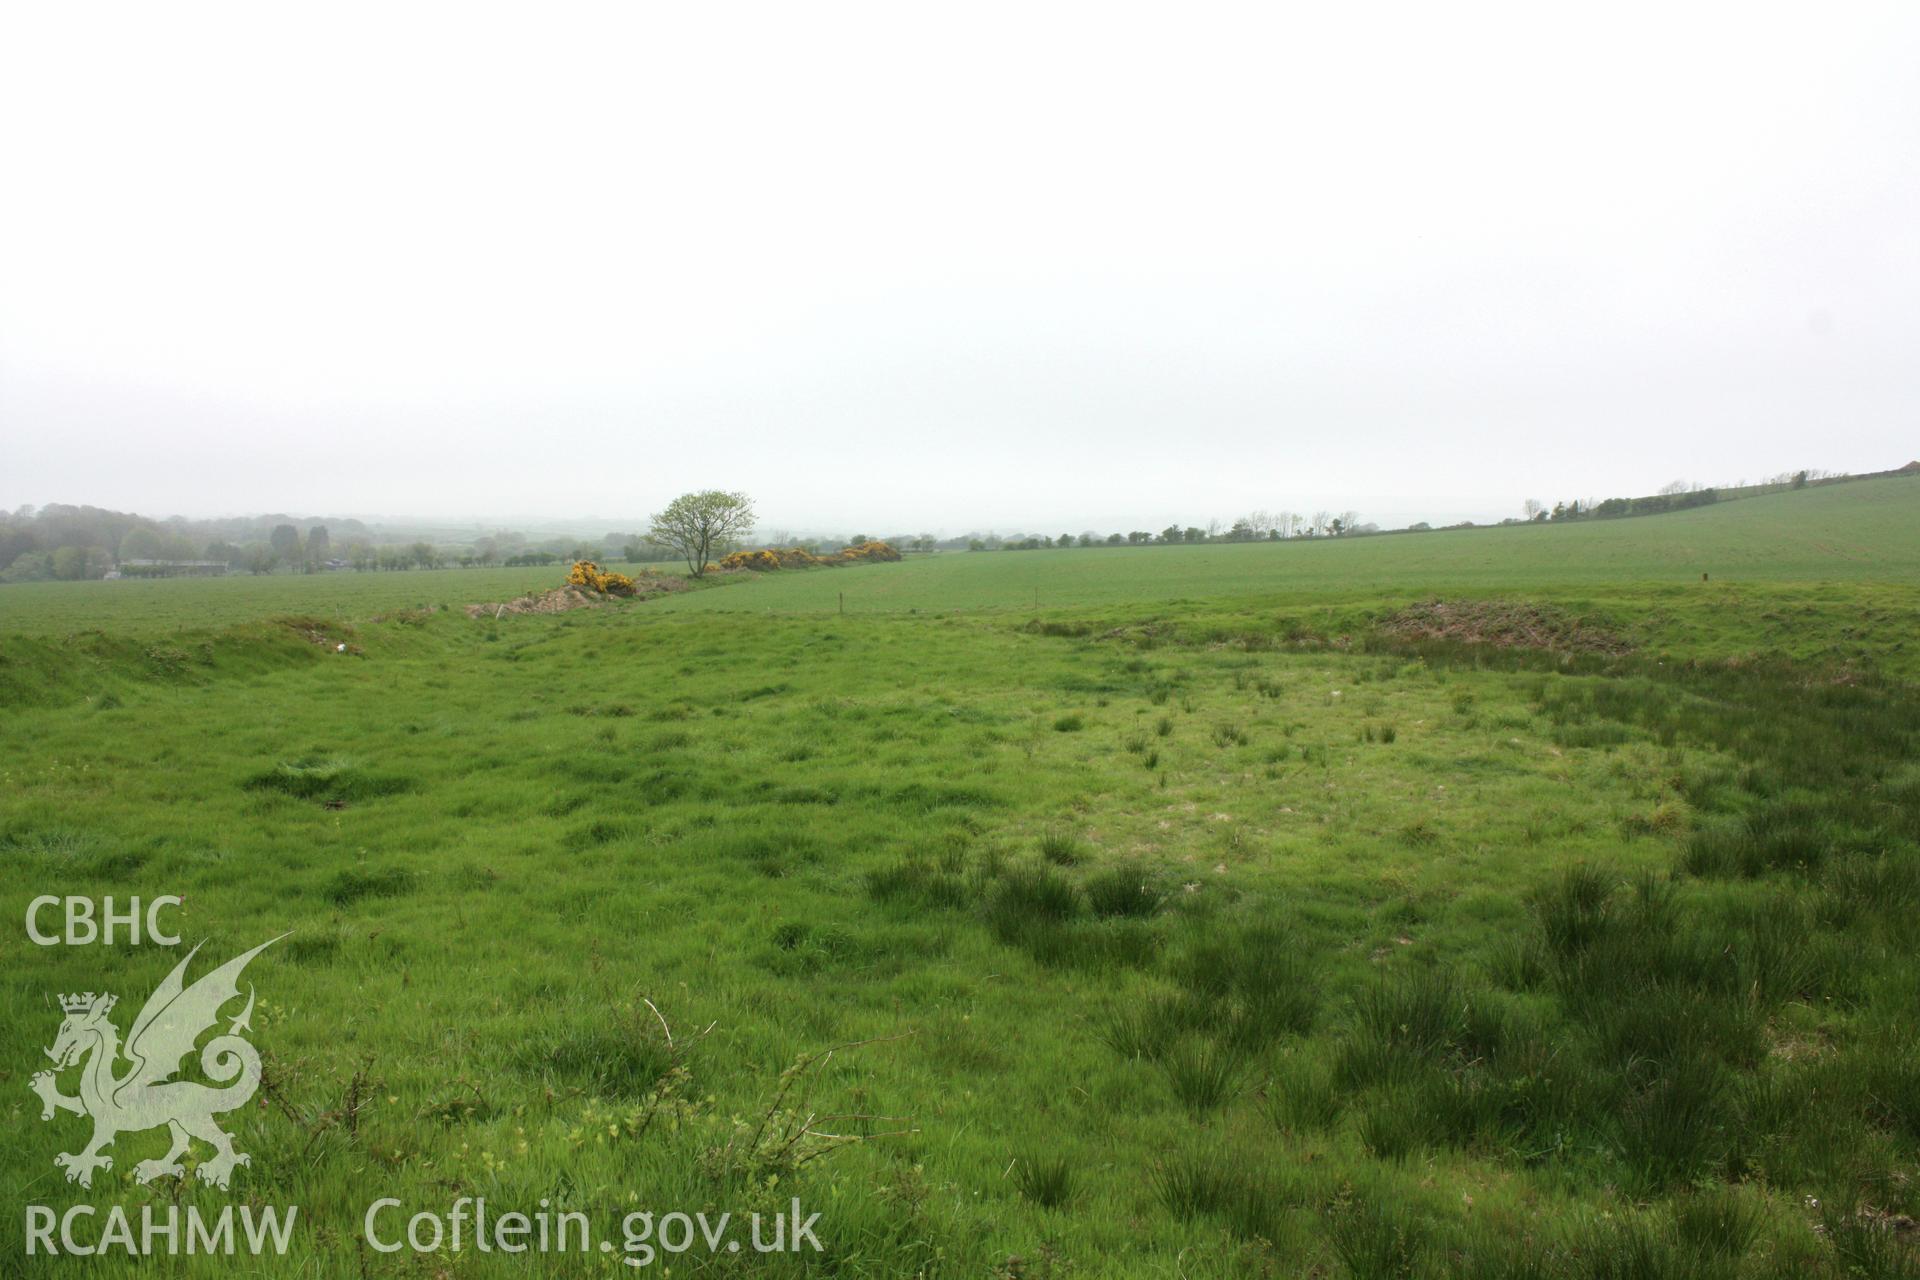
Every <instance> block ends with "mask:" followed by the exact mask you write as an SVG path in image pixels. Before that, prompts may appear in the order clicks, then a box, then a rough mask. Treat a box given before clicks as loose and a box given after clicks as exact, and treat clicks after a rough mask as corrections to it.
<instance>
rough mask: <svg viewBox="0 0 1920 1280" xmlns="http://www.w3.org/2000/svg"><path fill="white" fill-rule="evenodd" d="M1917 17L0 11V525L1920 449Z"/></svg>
mask: <svg viewBox="0 0 1920 1280" xmlns="http://www.w3.org/2000/svg"><path fill="white" fill-rule="evenodd" d="M1917 68H1920V6H1916V5H1913V4H1910V3H1887V4H1864V3H1841V4H1837V5H1827V6H1810V5H1805V4H1794V5H1767V4H1755V3H1751V2H1750V0H1743V2H1742V3H1735V4H1725V5H1708V4H1683V5H1674V4H1671V3H1660V4H1650V5H1623V4H1619V3H1611V4H1606V5H1598V4H1596V5H1590V6H1583V7H1579V8H1576V7H1574V6H1565V5H1541V4H1538V3H1526V4H1516V5H1512V6H1486V5H1431V4H1423V5H1419V6H1407V7H1405V8H1401V7H1390V6H1334V5H1320V4H1314V5H1305V4H1303V5H1297V6H1285V5H1275V4H1250V5H1244V6H1238V5H1235V6H1222V5H1202V4H1194V3H1180V4H1165V5H1160V6H1153V7H1132V6H1124V5H1116V4H1114V3H1112V2H1111V0H1103V2H1102V3H1097V4H1087V5H1072V6H1068V5H1048V4H1042V3H1032V2H1030V0H1029V2H1023V3H1017V4H1008V5H994V4H982V3H978V2H977V0H969V3H966V4H949V5H943V6H934V5H917V4H900V3H897V0H896V2H894V3H880V4H874V5H870V6H844V5H834V4H792V3H785V4H777V5H764V6H760V5H752V6H745V5H729V4H679V5H667V4H643V3H622V4H617V5H610V6H606V7H598V6H581V5H554V4H541V5H516V6H502V7H500V8H492V7H488V6H479V5H474V4H469V3H462V4H450V5H445V6H437V5H426V4H418V5H416V4H400V5H396V4H391V3H381V4H375V5H367V6H364V7H361V6H353V5H342V4H331V5H325V6H318V7H315V6H285V5H261V4H258V3H251V2H249V3H244V4H236V5H233V6H230V7H213V6H203V5H197V4H188V3H180V4H172V3H170V4H159V5H155V4H140V5H128V6H124V7H116V6H99V5H64V4H41V5H28V4H18V5H10V6H7V8H6V9H5V17H4V19H0V506H4V507H14V506H18V505H19V504H22V503H29V502H31V503H47V502H55V501H60V502H76V503H93V504H96V505H101V506H108V507H116V508H124V509H132V510H138V511H142V512H146V513H150V514H169V513H175V512H179V513H185V514H190V515H213V514H237V513H250V512H258V511H289V512H294V513H298V514H354V513H358V514H376V513H383V514H390V515H398V514H419V515H432V516H457V515H476V516H492V517H498V518H501V519H507V518H510V517H515V516H520V517H531V516H546V517H562V518H585V517H593V518H595V519H603V520H604V521H605V522H606V523H607V524H608V525H609V527H623V526H624V525H626V524H630V523H633V522H634V521H635V520H637V519H638V518H639V517H643V516H644V515H645V514H646V513H647V512H649V511H651V510H653V509H655V508H657V507H658V506H659V505H660V504H661V503H662V502H664V501H665V500H666V499H667V498H670V497H671V496H673V495H674V494H675V493H677V492H680V491H683V490H686V489H691V488H704V487H724V488H739V489H745V490H747V491H748V492H750V493H751V494H752V495H753V496H754V498H755V499H756V500H757V501H758V504H759V508H760V511H761V513H762V516H763V528H771V527H783V528H790V529H795V530H798V529H818V530H827V531H831V530H841V531H843V532H844V531H848V530H850V529H852V528H854V527H855V526H857V527H858V528H859V529H862V530H866V531H869V532H873V533H880V532H883V531H906V530H920V529H929V530H932V529H938V530H945V531H952V532H958V531H961V530H964V529H969V528H987V527H997V528H999V529H1001V530H1007V529H1013V528H1020V529H1033V528H1039V529H1043V530H1045V531H1048V532H1058V531H1060V530H1076V531H1077V530H1080V529H1083V528H1095V529H1101V530H1106V529H1128V528H1151V529H1158V528H1160V527H1161V526H1162V525H1164V524H1166V523H1167V522H1169V521H1173V520H1178V521H1180V522H1181V523H1205V521H1206V520H1207V519H1209V518H1213V517H1218V518H1221V519H1230V518H1232V517H1233V516H1235V515H1238V514H1241V513H1243V512H1245V511H1247V510H1249V509H1253V508H1267V509H1283V508H1290V509H1294V510H1306V511H1312V510H1315V509H1319V508H1328V509H1333V510H1340V509H1345V508H1354V509H1358V510H1359V511H1360V512H1361V513H1362V515H1363V516H1365V517H1366V518H1369V519H1374V520H1378V521H1381V522H1382V523H1388V524H1399V523H1404V522H1406V521H1409V520H1416V519H1432V520H1441V519H1453V518H1459V517H1472V518H1489V517H1491V518H1497V517H1499V516H1502V515H1506V514H1514V513H1517V512H1518V510H1519V507H1520V503H1521V501H1522V500H1523V499H1524V498H1527V497H1530V496H1533V497H1540V498H1544V499H1547V500H1549V501H1551V500H1553V499H1556V498H1565V497H1587V496H1607V495H1611V494H1638V493H1645V492H1650V491H1652V490H1654V489H1657V488H1658V487H1659V486H1660V485H1662V484H1664V483H1665V482H1667V481H1669V480H1672V479H1675V478H1679V477H1685V478H1689V479H1696V480H1700V481H1704V482H1721V481H1731V480H1736V479H1739V478H1741V477H1748V478H1758V477H1759V476H1762V475H1765V474H1770V473H1773V472H1778V471H1782V470H1786V469H1789V468H1795V467H1801V466H1814V467H1825V468H1830V469H1834V470H1851V471H1864V470H1878V469H1882V468H1885V467H1889V466H1898V465H1900V464H1902V463H1905V462H1907V461H1908V460H1909V459H1911V458H1913V457H1915V456H1916V455H1920V70H1917Z"/></svg>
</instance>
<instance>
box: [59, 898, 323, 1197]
mask: <svg viewBox="0 0 1920 1280" xmlns="http://www.w3.org/2000/svg"><path fill="white" fill-rule="evenodd" d="M285 936H286V935H285V934H282V935H281V937H285ZM279 940H280V939H279V938H270V939H268V940H267V941H266V942H263V943H261V944H260V945H259V946H257V947H255V948H254V949H253V950H251V951H249V952H247V953H246V954H245V955H241V956H236V957H235V958H233V959H232V960H229V961H227V962H226V963H225V964H223V965H221V966H220V967H219V968H218V969H215V970H214V971H213V972H212V973H209V974H207V975H206V976H204V977H202V978H200V979H199V980H197V981H196V982H195V983H194V984H193V985H192V986H190V987H189V986H186V985H185V983H184V981H183V978H184V975H185V974H186V971H187V963H188V961H191V960H192V959H193V957H194V955H195V953H196V952H198V951H199V950H200V948H199V946H197V945H196V946H195V947H194V948H193V950H192V951H189V952H188V953H187V956H186V959H184V960H182V961H181V962H180V963H179V964H177V965H175V966H174V969H173V972H172V973H170V974H168V975H167V977H166V981H164V982H162V983H161V984H160V985H159V987H158V988H156V989H155V990H154V993H153V994H152V995H151V996H149V997H148V998H147V1003H146V1004H145V1006H143V1007H142V1008H141V1010H140V1016H139V1017H137V1018H135V1019H134V1020H133V1029H132V1030H131V1031H129V1032H128V1033H127V1043H126V1046H125V1048H124V1049H123V1048H122V1047H121V1045H120V1032H119V1030H118V1028H116V1027H115V1026H114V1025H113V1023H112V1022H110V1021H108V1019H107V1014H108V1012H109V1011H111V1010H112V1008H113V1006H114V1004H115V1002H116V1001H117V1000H118V999H119V997H117V996H111V995H106V994H104V993H103V994H101V995H95V994H94V993H93V992H91V991H89V992H87V993H85V994H84V995H71V996H61V997H60V1007H61V1009H63V1010H64V1011H65V1012H66V1015H67V1016H66V1020H65V1021H64V1022H62V1023H61V1024H60V1034H59V1035H58V1036H57V1037H56V1038H55V1039H54V1042H53V1047H52V1048H51V1049H48V1050H47V1051H46V1053H47V1056H48V1057H49V1058H52V1059H53V1064H54V1066H53V1071H41V1072H39V1073H37V1074H36V1075H35V1076H34V1077H33V1080H32V1087H33V1091H34V1092H35V1093H37V1094H39V1095H40V1101H41V1102H42V1103H43V1104H45V1109H44V1110H42V1111H41V1113H40V1118H41V1119H42V1120H51V1119H53V1114H54V1112H56V1111H71V1112H72V1113H73V1114H75V1115H77V1116H91V1117H92V1118H93V1140H92V1141H91V1142H89V1143H87V1145H86V1146H85V1147H84V1148H83V1149H82V1150H80V1151H78V1152H75V1153H72V1154H67V1153H62V1154H60V1155H57V1156H55V1157H54V1158H53V1162H54V1163H55V1164H56V1165H58V1166H60V1168H62V1169H63V1170H65V1171H66V1175H67V1181H68V1182H77V1183H79V1184H80V1185H81V1186H83V1187H91V1186H92V1185H93V1172H94V1170H95V1169H111V1168H113V1157H112V1156H107V1155H102V1154H101V1149H102V1148H104V1147H108V1146H111V1145H113V1140H114V1138H115V1137H116V1136H117V1135H119V1134H122V1133H136V1132H139V1131H140V1130H142V1129H153V1128H157V1127H159V1126H160V1125H163V1124H164V1125H166V1126H168V1127H169V1128H170V1129H172V1131H173V1146H172V1148H171V1149H170V1150H169V1151H168V1152H167V1154H166V1155H164V1156H162V1157H161V1158H160V1159H158V1160H142V1161H141V1162H140V1163H139V1164H137V1165H135V1166H134V1169H133V1177H134V1180H135V1181H136V1182H152V1181H153V1180H154V1179H155V1178H164V1177H177V1176H179V1175H181V1174H183V1173H184V1172H185V1169H184V1168H183V1167H182V1166H181V1164H180V1157H181V1156H183V1155H185V1154H186V1152H187V1148H188V1146H189V1145H190V1143H191V1141H192V1139H194V1138H199V1139H200V1140H201V1141H202V1142H207V1143H210V1144H212V1146H213V1151H214V1154H213V1157H212V1158H211V1159H209V1160H208V1161H206V1163H204V1164H202V1165H201V1166H200V1167H199V1168H198V1169H196V1170H195V1172H196V1173H197V1174H199V1176H200V1180H201V1181H202V1182H205V1183H208V1184H209V1185H211V1186H216V1187H219V1188H221V1189H222V1190H225V1189H226V1186H227V1183H228V1182H229V1180H231V1178H232V1177H233V1170H234V1166H236V1165H243V1164H247V1163H249V1159H248V1157H247V1156H246V1155H245V1154H244V1153H242V1152H239V1151H235V1150H234V1149H233V1139H232V1138H229V1137H228V1136H227V1135H226V1134H225V1133H224V1132H222V1131H221V1129H220V1127H219V1126H218V1125H216V1124H214V1122H213V1118H214V1117H215V1116H216V1115H219V1114H221V1113H222V1112H227V1111H232V1110H234V1109H236V1108H238V1107H242V1106H245V1105H246V1103H247V1101H248V1099H250V1098H252V1097H253V1094H254V1090H256V1089H258V1088H259V1087H260V1055H259V1054H258V1053H256V1052H255V1051H254V1048H253V1046H252V1045H250V1044H248V1043H247V1042H246V1041H245V1040H242V1039H241V1038H240V1032H242V1031H251V1030H252V1029H253V1024H252V1018H253V988H252V987H251V986H249V987H248V988H247V1007H246V1008H244V1009H242V1010H241V1011H240V1013H239V1016H237V1017H235V1018H234V1019H233V1021H232V1023H231V1024H230V1025H229V1026H228V1027H227V1031H226V1034H225V1035H219V1036H215V1037H214V1038H213V1039H212V1040H209V1041H208V1042H207V1046H206V1048H204V1049H202V1050H201V1051H200V1067H201V1069H202V1070H203V1071H205V1072H206V1074H207V1077H208V1078H209V1079H212V1080H225V1081H228V1082H229V1083H227V1084H226V1085H224V1086H222V1087H219V1088H215V1087H212V1086H209V1085H204V1084H199V1083H196V1082H194V1081H190V1080H174V1079H173V1078H172V1077H173V1076H174V1075H175V1074H177V1073H178V1072H179V1070H180V1063H181V1059H183V1058H185V1057H186V1056H187V1055H188V1054H190V1053H192V1052H193V1046H194V1042H195V1041H196V1040H198V1039H199V1038H200V1035H201V1033H202V1032H204V1031H206V1030H207V1029H208V1028H209V1027H212V1026H213V1025H214V1024H215V1023H216V1022H218V1021H219V1018H220V1010H221V1008H222V1007H223V1006H224V1005H225V1004H226V1003H227V1002H228V1001H230V1000H234V999H237V998H238V997H239V995H240V987H239V979H240V971H241V970H242V969H245V968H246V967H247V962H248V961H249V960H251V959H253V958H254V957H255V956H257V955H259V954H260V953H261V952H262V951H265V950H266V949H267V948H268V947H270V946H272V945H273V944H274V943H276V942H278V941H279ZM89 1053H91V1055H92V1056H91V1057H88V1056H87V1055H88V1054H89ZM123 1055H124V1056H125V1058H126V1059H127V1061H128V1062H129V1063H131V1064H132V1065H131V1066H130V1067H129V1068H128V1069H127V1071H126V1073H125V1074H124V1075H116V1074H115V1067H116V1066H117V1065H118V1063H119V1061H120V1059H121V1057H122V1056H123ZM82 1058H85V1059H86V1065H85V1066H84V1067H83V1068H82V1069H81V1073H80V1096H79V1097H76V1098H70V1097H67V1096H66V1095H65V1094H63V1093H61V1092H60V1090H59V1086H58V1085H57V1084H56V1083H55V1079H54V1073H55V1072H58V1071H64V1070H66V1069H67V1068H68V1067H71V1066H73V1065H74V1064H75V1063H78V1062H79V1061H80V1060H81V1059H82Z"/></svg>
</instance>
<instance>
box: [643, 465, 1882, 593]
mask: <svg viewBox="0 0 1920 1280" xmlns="http://www.w3.org/2000/svg"><path fill="white" fill-rule="evenodd" d="M1916 532H1920V477H1904V476H1903V477H1897V478H1892V479H1885V480H1864V481H1859V482H1856V483H1851V484H1836V485H1831V486H1825V487H1820V488H1813V489H1806V490H1802V491H1799V492H1795V493H1783V494H1777V495H1772V496H1768V497H1763V498H1746V499H1741V500H1739V501H1734V502H1725V503H1721V504H1719V505H1716V506H1711V507H1696V508H1694V509H1692V510H1688V511H1681V512H1675V513H1673V514H1671V515H1664V516H1657V517H1654V516H1648V517H1637V518H1630V519H1620V520H1591V521H1579V522H1574V523H1571V524H1557V525H1556V524H1543V525H1523V526H1503V527H1497V528H1491V529H1459V530H1445V531H1440V532H1431V533H1417V534H1387V535H1376V536H1372V537H1363V538H1330V539H1313V540H1307V539H1297V540H1293V541H1289V542H1284V543H1243V544H1237V545H1234V544H1229V545H1200V546H1191V547H1187V546H1173V547H1087V548H1077V547H1076V548H1073V549H1070V550H1065V551H1008V552H992V553H987V552H953V553H946V554H942V555H938V556H931V557H925V558H919V559H910V560H909V561H907V562H905V563H903V564H901V565H897V566H896V565H885V566H862V567H859V568H851V569H836V570H832V571H827V572H820V571H815V572H811V573H796V574H784V575H768V576H767V580H766V581H765V582H764V583H760V584H757V585H756V587H755V589H754V591H753V593H752V594H751V595H735V594H732V593H715V594H701V595H699V596H682V597H680V598H678V599H675V600H672V601H669V602H668V603H667V605H666V606H665V607H667V608H670V609H675V610H690V611H695V612H699V611H705V610H720V611H740V610H749V609H753V610H762V611H764V610H767V609H771V610H773V611H774V612H776V613H783V612H794V613H807V612H828V611H833V610H836V609H837V608H838V607H839V603H840V599H839V598H840V595H841V594H842V593H844V594H845V596H846V607H847V608H848V609H849V610H857V611H860V612H872V611H879V612H904V611H907V610H914V609H917V610H920V611H922V612H929V611H935V610H962V611H967V612H978V611H1001V612H1030V611H1031V610H1032V609H1033V608H1034V605H1035V597H1036V593H1037V595H1038V599H1039V605H1040V607H1041V608H1043V609H1056V608H1068V609H1077V608H1095V609H1097V608H1102V607H1108V606H1132V605H1140V604H1154V603H1164V602H1170V601H1181V602H1188V603H1191V602H1208V601H1217V600H1223V599H1232V600H1238V599H1244V598H1248V597H1269V598H1276V597H1277V598H1289V599H1334V600H1348V599H1379V598H1392V597H1418V596H1422V595H1432V594H1435V593H1451V592H1471V593H1476V594H1484V593H1489V592H1539V591H1547V592H1552V593H1556V594H1563V593H1568V592H1590V591H1592V590H1594V589H1605V590H1607V591H1614V590H1617V589H1618V588H1619V587H1621V586H1622V585H1623V584H1631V585H1645V586H1658V585H1679V584H1688V583H1695V582H1698V581H1699V580H1700V575H1701V574H1703V573H1705V574H1708V575H1709V576H1710V580H1713V581H1725V582H1732V583H1820V584H1826V583H1835V582H1849V583H1851V582H1872V583H1881V582H1904V583H1908V584H1912V583H1920V537H1916Z"/></svg>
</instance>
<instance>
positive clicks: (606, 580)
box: [567, 560, 633, 596]
mask: <svg viewBox="0 0 1920 1280" xmlns="http://www.w3.org/2000/svg"><path fill="white" fill-rule="evenodd" d="M567 585H568V586H570V587H585V588H586V589H587V590H589V591H598V592H599V593H600V594H601V595H606V596H630V595H632V594H633V579H632V578H629V577H628V576H627V575H626V574H624V573H608V572H607V571H605V570H604V569H602V568H601V567H600V566H599V565H597V564H595V563H594V562H593V561H591V560H575V561H574V562H573V569H572V571H571V572H569V573H568V574H567Z"/></svg>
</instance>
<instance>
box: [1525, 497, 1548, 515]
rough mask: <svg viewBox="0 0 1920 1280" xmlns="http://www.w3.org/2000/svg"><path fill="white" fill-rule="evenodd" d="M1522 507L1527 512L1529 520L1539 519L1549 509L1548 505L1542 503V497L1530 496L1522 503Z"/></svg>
mask: <svg viewBox="0 0 1920 1280" xmlns="http://www.w3.org/2000/svg"><path fill="white" fill-rule="evenodd" d="M1520 509H1521V510H1522V511H1524V512H1526V513H1527V519H1529V520H1538V519H1539V518H1540V517H1541V516H1542V515H1544V514H1546V510H1547V509H1546V507H1544V506H1542V505H1541V503H1540V499H1538V498H1528V499H1527V500H1526V501H1525V502H1523V503H1521V504H1520Z"/></svg>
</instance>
